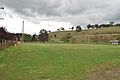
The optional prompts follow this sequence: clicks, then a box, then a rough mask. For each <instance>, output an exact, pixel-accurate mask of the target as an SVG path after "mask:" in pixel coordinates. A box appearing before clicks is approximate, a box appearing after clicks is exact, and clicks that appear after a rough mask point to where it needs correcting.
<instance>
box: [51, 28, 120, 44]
mask: <svg viewBox="0 0 120 80" xmlns="http://www.w3.org/2000/svg"><path fill="white" fill-rule="evenodd" d="M119 36H120V27H106V28H98V29H87V30H82V31H81V32H76V31H56V32H51V33H49V39H50V40H52V41H56V40H57V41H65V42H69V43H82V42H104V43H107V42H109V40H115V39H119Z"/></svg>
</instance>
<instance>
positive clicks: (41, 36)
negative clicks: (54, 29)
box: [39, 29, 49, 43]
mask: <svg viewBox="0 0 120 80" xmlns="http://www.w3.org/2000/svg"><path fill="white" fill-rule="evenodd" d="M48 37H49V35H48V32H47V31H46V30H45V29H41V30H40V33H39V41H40V42H43V43H44V42H46V41H48Z"/></svg>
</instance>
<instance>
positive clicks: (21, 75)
mask: <svg viewBox="0 0 120 80" xmlns="http://www.w3.org/2000/svg"><path fill="white" fill-rule="evenodd" d="M119 67H120V46H119V45H97V44H96V45H94V44H37V43H26V44H21V45H19V46H17V47H11V48H8V49H5V50H3V51H0V80H86V76H87V74H89V73H91V72H95V71H101V70H111V69H113V68H119Z"/></svg>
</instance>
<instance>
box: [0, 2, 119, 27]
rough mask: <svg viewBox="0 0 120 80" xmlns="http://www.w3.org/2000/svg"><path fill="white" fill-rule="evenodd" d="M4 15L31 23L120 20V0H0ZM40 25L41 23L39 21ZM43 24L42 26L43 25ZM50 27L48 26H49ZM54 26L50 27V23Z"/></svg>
mask: <svg viewBox="0 0 120 80" xmlns="http://www.w3.org/2000/svg"><path fill="white" fill-rule="evenodd" d="M1 2H2V4H1V5H4V6H5V7H6V9H7V10H6V12H4V13H6V15H7V18H11V19H14V20H15V21H16V18H19V20H26V21H27V22H28V23H29V24H30V23H31V24H33V25H41V24H43V23H44V25H45V24H46V25H47V28H48V27H51V26H53V25H54V28H55V29H57V28H56V27H55V26H56V25H57V24H58V26H59V25H60V26H63V27H64V24H65V26H70V25H71V26H72V25H79V24H81V25H87V24H89V23H90V24H95V23H106V22H110V21H114V22H119V21H120V5H119V4H120V0H1ZM47 23H49V24H50V25H49V24H47ZM41 26H42V25H41ZM42 28H43V27H42ZM50 29H51V28H50ZM52 29H53V27H52Z"/></svg>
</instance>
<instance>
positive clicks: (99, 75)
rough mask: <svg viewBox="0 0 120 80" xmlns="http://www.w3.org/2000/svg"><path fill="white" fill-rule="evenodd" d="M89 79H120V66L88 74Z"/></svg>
mask: <svg viewBox="0 0 120 80" xmlns="http://www.w3.org/2000/svg"><path fill="white" fill-rule="evenodd" d="M87 80H120V68H117V69H111V70H105V71H96V72H91V73H89V74H87Z"/></svg>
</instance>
